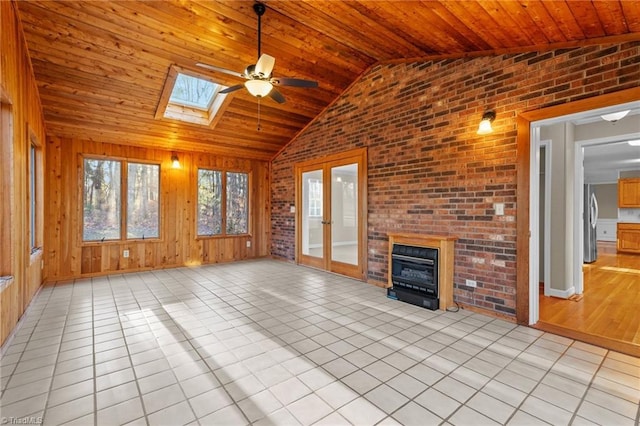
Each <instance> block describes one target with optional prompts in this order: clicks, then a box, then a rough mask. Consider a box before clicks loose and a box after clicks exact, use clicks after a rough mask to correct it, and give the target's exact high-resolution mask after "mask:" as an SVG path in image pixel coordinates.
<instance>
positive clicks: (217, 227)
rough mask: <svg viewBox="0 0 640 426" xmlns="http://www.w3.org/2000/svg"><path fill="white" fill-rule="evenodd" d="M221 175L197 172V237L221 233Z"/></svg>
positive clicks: (207, 171)
mask: <svg viewBox="0 0 640 426" xmlns="http://www.w3.org/2000/svg"><path fill="white" fill-rule="evenodd" d="M221 211H222V173H221V172H219V171H215V170H204V169H200V170H198V235H219V234H221V233H222V214H221Z"/></svg>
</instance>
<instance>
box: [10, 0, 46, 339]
mask: <svg viewBox="0 0 640 426" xmlns="http://www.w3.org/2000/svg"><path fill="white" fill-rule="evenodd" d="M0 21H1V22H2V30H1V31H0V52H2V60H1V61H0V101H1V102H2V108H1V111H2V112H1V114H2V117H1V119H0V121H1V126H0V139H1V143H2V147H1V149H0V153H1V154H2V155H1V157H0V169H1V170H2V172H1V173H0V188H1V189H0V195H1V198H0V200H1V201H0V204H1V205H2V207H1V208H0V214H1V215H2V216H1V225H0V276H9V277H12V278H11V279H9V280H7V281H6V282H5V284H4V285H3V286H2V288H1V289H0V318H1V322H2V324H1V326H0V344H1V343H4V342H5V340H6V339H7V337H8V336H9V334H10V333H11V331H12V330H13V328H14V327H15V325H16V324H17V322H18V320H19V319H20V316H21V315H22V314H23V313H24V311H25V309H26V307H27V306H28V304H29V302H30V301H31V299H32V298H33V295H34V294H35V293H36V291H37V290H38V288H39V287H40V284H41V283H42V269H41V252H40V253H35V254H34V255H33V256H32V255H31V247H30V246H31V244H30V225H29V224H30V221H29V190H28V189H29V146H30V142H31V138H35V139H36V140H39V141H44V139H45V137H44V135H45V131H44V121H43V117H42V107H41V104H40V98H39V95H38V88H37V85H36V82H35V78H34V75H33V70H32V68H31V63H30V61H29V56H28V53H27V47H26V43H25V40H24V36H23V31H22V28H21V25H20V23H19V20H18V19H17V13H16V10H15V4H14V3H13V2H6V1H1V2H0ZM41 178H42V176H39V177H37V178H36V179H37V180H40V181H42V179H41ZM37 229H38V235H36V242H42V241H43V236H42V226H40V227H39V228H37Z"/></svg>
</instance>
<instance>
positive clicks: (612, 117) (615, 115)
mask: <svg viewBox="0 0 640 426" xmlns="http://www.w3.org/2000/svg"><path fill="white" fill-rule="evenodd" d="M627 114H629V110H626V111H618V112H612V113H611V114H603V115H601V116H600V117H601V118H602V119H603V120H605V121H609V122H611V123H615V122H616V121H618V120H621V119H623V118H624V117H626V116H627Z"/></svg>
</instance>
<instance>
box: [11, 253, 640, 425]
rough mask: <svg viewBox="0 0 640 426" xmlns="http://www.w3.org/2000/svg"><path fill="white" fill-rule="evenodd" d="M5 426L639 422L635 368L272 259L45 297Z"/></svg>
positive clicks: (15, 375) (29, 329) (616, 358)
mask: <svg viewBox="0 0 640 426" xmlns="http://www.w3.org/2000/svg"><path fill="white" fill-rule="evenodd" d="M1 367H2V370H1V375H2V379H1V380H2V381H1V384H2V399H1V407H0V408H1V416H2V423H19V422H22V423H24V422H26V421H30V422H32V423H34V422H39V421H43V422H44V424H47V425H57V424H76V425H91V424H99V425H102V424H104V425H116V424H135V425H138V424H139V425H144V424H150V425H181V424H198V423H199V424H203V425H225V424H228V425H244V424H249V423H253V424H256V425H298V424H303V425H309V424H318V425H342V424H354V425H373V424H382V425H393V424H403V425H421V426H422V425H430V424H433V425H436V424H446V425H449V424H452V425H480V424H487V425H489V424H514V425H530V424H531V425H534V424H553V425H562V424H577V425H586V424H601V425H627V424H628V425H633V424H634V423H635V424H637V422H638V416H639V413H638V403H639V401H640V359H638V358H633V357H629V356H626V355H622V354H619V353H615V352H610V351H606V350H604V349H601V348H598V347H595V346H590V345H586V344H583V343H580V342H575V341H573V340H569V339H566V338H563V337H558V336H555V335H552V334H547V333H543V332H540V331H537V330H535V329H531V328H527V327H521V326H517V325H515V324H512V323H509V322H507V321H503V320H500V319H495V318H493V317H489V316H483V315H479V314H474V313H471V312H468V311H464V310H463V311H460V312H458V313H451V312H442V311H436V312H433V311H429V310H425V309H421V308H417V307H415V306H412V305H409V304H405V303H402V302H398V301H393V300H390V299H387V298H386V297H385V292H384V290H383V289H381V288H377V287H374V286H371V285H368V284H365V283H362V282H358V281H354V280H351V279H348V278H344V277H340V276H336V275H333V274H329V273H324V272H321V271H316V270H313V269H308V268H303V267H298V266H295V265H291V264H288V263H284V262H279V261H273V260H258V261H246V262H238V263H231V264H222V265H211V266H202V267H194V268H179V269H170V270H160V271H151V272H144V273H135V274H126V275H114V276H109V277H100V278H93V279H81V280H76V281H74V282H59V283H56V284H55V285H50V286H46V287H44V288H43V289H42V290H41V291H40V293H39V294H38V296H37V297H36V298H35V300H34V301H33V302H32V305H31V307H30V309H29V311H28V313H27V315H26V317H25V319H24V320H23V322H22V324H21V326H20V328H19V329H18V331H17V333H16V335H15V337H14V339H13V340H12V341H11V343H10V345H9V346H7V347H5V348H4V353H3V356H2V359H1Z"/></svg>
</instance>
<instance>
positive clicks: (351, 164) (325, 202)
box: [295, 149, 367, 280]
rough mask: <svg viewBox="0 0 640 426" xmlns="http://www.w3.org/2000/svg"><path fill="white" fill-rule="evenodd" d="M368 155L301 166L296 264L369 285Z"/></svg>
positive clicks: (363, 152)
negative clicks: (359, 280) (367, 233)
mask: <svg viewBox="0 0 640 426" xmlns="http://www.w3.org/2000/svg"><path fill="white" fill-rule="evenodd" d="M366 168H367V161H366V150H365V149H357V150H352V151H347V152H344V153H340V154H335V155H332V156H327V157H323V158H321V159H317V160H311V161H306V162H304V163H299V164H296V166H295V181H296V184H295V185H296V206H295V211H296V262H297V263H299V264H301V265H306V266H311V267H315V268H319V269H324V270H327V271H330V272H335V273H338V274H342V275H346V276H350V277H353V278H357V279H361V280H365V279H366V276H365V271H366V249H365V248H366V223H367V219H366V211H367V210H366V188H367V186H366V176H367V170H366Z"/></svg>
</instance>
